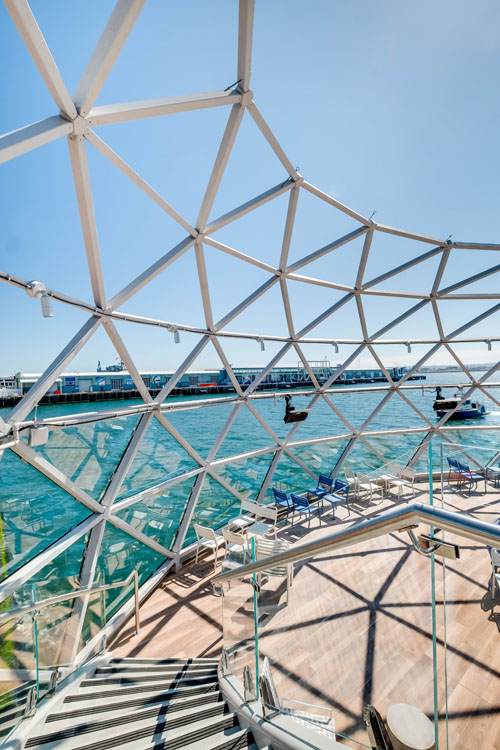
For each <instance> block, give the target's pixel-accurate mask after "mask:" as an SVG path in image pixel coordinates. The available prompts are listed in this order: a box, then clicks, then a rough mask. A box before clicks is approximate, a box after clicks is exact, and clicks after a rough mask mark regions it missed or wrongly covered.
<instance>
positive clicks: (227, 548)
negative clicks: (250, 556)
mask: <svg viewBox="0 0 500 750" xmlns="http://www.w3.org/2000/svg"><path fill="white" fill-rule="evenodd" d="M222 538H223V539H224V557H226V556H227V555H228V554H230V553H231V552H235V551H236V550H240V549H243V548H244V547H245V545H246V543H247V537H246V535H245V534H236V533H235V532H234V531H229V529H222Z"/></svg>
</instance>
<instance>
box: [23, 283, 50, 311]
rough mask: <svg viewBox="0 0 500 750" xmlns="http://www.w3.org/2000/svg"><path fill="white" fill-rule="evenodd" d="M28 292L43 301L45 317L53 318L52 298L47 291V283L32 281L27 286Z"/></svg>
mask: <svg viewBox="0 0 500 750" xmlns="http://www.w3.org/2000/svg"><path fill="white" fill-rule="evenodd" d="M26 293H27V294H28V295H29V296H30V297H33V298H34V299H39V300H40V302H41V303H42V315H43V317H44V318H53V317H54V313H53V312H52V300H51V298H50V295H49V293H48V291H47V288H46V286H45V284H42V282H41V281H30V283H29V284H28V286H27V287H26Z"/></svg>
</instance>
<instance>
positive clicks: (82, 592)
mask: <svg viewBox="0 0 500 750" xmlns="http://www.w3.org/2000/svg"><path fill="white" fill-rule="evenodd" d="M132 579H134V597H135V632H136V633H139V631H140V624H139V576H138V575H137V571H136V570H133V571H132V573H131V574H130V575H129V576H128V578H126V579H125V580H124V581H117V582H116V583H106V584H103V585H102V586H93V587H91V588H84V589H75V590H74V591H68V592H67V593H66V594H58V595H57V596H51V597H50V598H49V599H41V600H40V601H39V602H32V603H31V604H25V605H24V606H22V607H16V609H11V610H9V611H8V612H2V613H0V625H1V624H2V623H3V622H8V621H9V620H12V619H13V618H15V617H21V616H22V615H26V614H28V613H29V612H34V611H35V610H37V611H38V610H40V609H41V608H42V607H47V606H48V605H49V604H57V603H58V602H64V601H66V600H67V599H78V598H79V597H81V596H87V595H89V594H95V593H96V592H97V593H98V592H99V591H108V590H109V589H117V588H119V587H120V586H126V585H127V584H128V583H130V581H131V580H132Z"/></svg>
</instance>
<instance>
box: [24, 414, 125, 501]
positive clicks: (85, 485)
mask: <svg viewBox="0 0 500 750" xmlns="http://www.w3.org/2000/svg"><path fill="white" fill-rule="evenodd" d="M99 406H101V407H102V406H104V404H102V405H101V404H99ZM69 408H71V407H68V406H67V407H66V409H69ZM86 408H87V410H88V408H89V407H88V405H87V407H86ZM105 408H109V403H106V405H105ZM38 414H39V416H42V415H44V414H46V415H47V416H48V415H49V414H50V416H55V414H54V412H53V410H52V407H47V408H46V409H45V410H43V411H42V408H40V409H39V411H38ZM138 421H139V415H137V414H131V415H129V416H121V417H115V418H114V419H101V420H99V421H95V417H92V418H91V421H89V422H88V423H87V424H78V425H71V426H70V427H63V428H60V427H51V428H49V438H48V441H47V443H45V445H42V446H40V447H39V448H35V451H36V452H37V453H38V454H39V455H40V456H42V457H43V458H45V459H46V460H47V461H48V462H49V463H51V464H52V465H53V466H55V467H56V468H57V469H59V471H62V473H63V474H65V475H66V476H67V477H68V478H69V479H71V481H72V482H74V483H75V484H76V486H77V487H79V488H80V489H82V490H85V492H88V494H89V495H90V496H91V497H93V498H94V499H95V500H100V499H101V498H102V496H103V494H104V491H105V490H106V487H107V486H108V483H109V480H110V478H111V475H112V474H113V472H114V471H115V469H116V467H117V466H118V464H119V463H120V461H121V459H122V456H123V453H124V452H125V450H126V448H127V446H128V444H129V442H130V438H131V437H132V433H133V431H134V429H135V427H136V426H137V423H138Z"/></svg>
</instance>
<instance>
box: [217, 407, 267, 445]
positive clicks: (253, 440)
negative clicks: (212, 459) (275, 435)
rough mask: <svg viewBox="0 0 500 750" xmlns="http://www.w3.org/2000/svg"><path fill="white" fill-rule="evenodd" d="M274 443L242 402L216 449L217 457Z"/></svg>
mask: <svg viewBox="0 0 500 750" xmlns="http://www.w3.org/2000/svg"><path fill="white" fill-rule="evenodd" d="M275 444H276V443H275V441H274V440H273V439H272V437H271V436H270V435H269V433H268V432H267V431H266V430H265V429H264V428H263V427H262V425H261V424H260V422H259V421H258V420H257V419H256V418H255V417H254V415H253V414H252V413H251V411H250V410H249V409H247V408H246V407H245V405H244V404H243V406H242V408H241V409H240V410H239V412H238V414H237V415H236V418H235V420H234V422H233V424H232V425H231V428H230V430H229V432H228V433H227V435H226V437H225V438H224V442H223V443H222V445H221V447H220V448H219V450H218V451H217V458H227V457H228V456H237V455H238V454H239V453H247V452H248V451H252V450H258V449H259V448H265V447H268V446H269V447H271V446H273V445H275Z"/></svg>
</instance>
